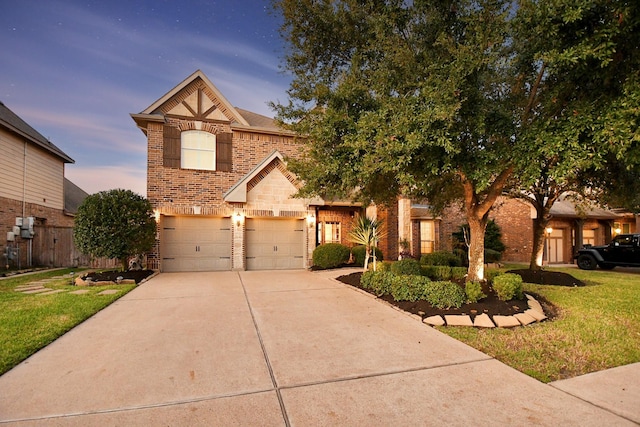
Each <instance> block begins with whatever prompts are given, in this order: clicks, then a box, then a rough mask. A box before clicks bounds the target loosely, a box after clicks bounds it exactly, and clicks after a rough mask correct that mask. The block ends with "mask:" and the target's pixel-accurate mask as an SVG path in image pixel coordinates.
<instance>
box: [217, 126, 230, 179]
mask: <svg viewBox="0 0 640 427" xmlns="http://www.w3.org/2000/svg"><path fill="white" fill-rule="evenodd" d="M232 140H233V133H219V134H217V135H216V170H219V171H222V172H231V170H232V166H233V161H232V153H233V150H232V146H233V144H232Z"/></svg>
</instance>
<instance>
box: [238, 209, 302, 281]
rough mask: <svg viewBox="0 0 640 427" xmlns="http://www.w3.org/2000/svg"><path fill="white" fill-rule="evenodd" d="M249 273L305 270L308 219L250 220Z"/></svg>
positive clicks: (248, 236)
mask: <svg viewBox="0 0 640 427" xmlns="http://www.w3.org/2000/svg"><path fill="white" fill-rule="evenodd" d="M245 230H246V242H247V243H246V244H247V246H246V256H247V270H283V269H296V268H304V256H303V254H304V220H301V219H261V218H247V220H246V228H245Z"/></svg>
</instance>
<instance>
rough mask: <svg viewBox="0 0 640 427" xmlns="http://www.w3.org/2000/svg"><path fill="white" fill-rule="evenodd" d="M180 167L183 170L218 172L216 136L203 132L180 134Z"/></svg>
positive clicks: (192, 131) (189, 131)
mask: <svg viewBox="0 0 640 427" xmlns="http://www.w3.org/2000/svg"><path fill="white" fill-rule="evenodd" d="M180 151H181V152H180V167H181V168H182V169H200V170H210V171H213V170H216V136H215V135H214V134H212V133H209V132H205V131H201V130H188V131H184V132H182V133H181V134H180Z"/></svg>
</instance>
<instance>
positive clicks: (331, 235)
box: [320, 222, 342, 243]
mask: <svg viewBox="0 0 640 427" xmlns="http://www.w3.org/2000/svg"><path fill="white" fill-rule="evenodd" d="M340 228H341V227H340V223H339V222H325V223H324V224H323V227H321V228H320V230H322V231H320V235H321V236H322V240H321V242H322V243H341V240H340V239H341V237H342V236H341V233H340Z"/></svg>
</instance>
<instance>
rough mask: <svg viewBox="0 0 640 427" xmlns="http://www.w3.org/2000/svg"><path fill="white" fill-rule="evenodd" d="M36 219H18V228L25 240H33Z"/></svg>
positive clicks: (30, 217)
mask: <svg viewBox="0 0 640 427" xmlns="http://www.w3.org/2000/svg"><path fill="white" fill-rule="evenodd" d="M34 223H35V218H34V217H32V216H29V217H26V218H16V226H18V227H20V237H22V238H23V239H33V236H34V235H35V232H34V231H33V225H34Z"/></svg>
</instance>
